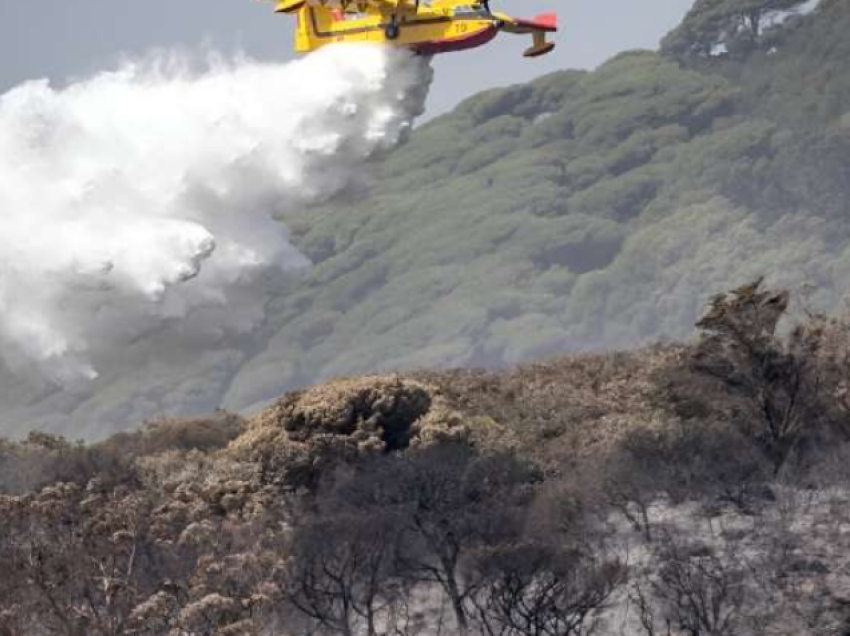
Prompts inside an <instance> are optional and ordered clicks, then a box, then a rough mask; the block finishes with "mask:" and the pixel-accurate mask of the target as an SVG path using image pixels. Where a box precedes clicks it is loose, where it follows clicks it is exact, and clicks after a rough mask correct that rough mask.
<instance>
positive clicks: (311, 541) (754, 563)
mask: <svg viewBox="0 0 850 636" xmlns="http://www.w3.org/2000/svg"><path fill="white" fill-rule="evenodd" d="M791 303H792V299H791V297H790V296H789V294H788V293H787V292H784V291H777V290H773V289H770V288H767V287H765V286H764V285H763V284H762V282H761V281H757V282H755V283H753V284H750V285H747V286H744V287H740V288H737V289H735V290H733V291H731V292H729V293H725V294H722V295H718V296H717V297H716V298H714V299H713V300H712V302H711V303H710V304H709V306H708V308H707V310H706V312H705V313H704V315H703V317H702V318H701V320H700V321H699V323H698V334H697V337H696V338H695V339H694V340H693V341H691V342H688V343H685V344H678V345H673V344H671V345H665V346H658V347H654V348H649V349H642V350H635V351H630V352H623V353H612V354H606V355H591V354H585V355H581V356H575V357H567V358H563V359H560V360H556V361H552V362H547V363H539V364H534V365H530V366H522V367H517V368H515V369H513V370H509V371H506V372H503V373H493V372H472V371H457V372H446V373H437V372H429V373H420V374H417V375H415V376H404V377H403V376H388V377H365V378H359V379H351V380H340V381H335V382H331V383H328V384H325V385H320V386H316V387H314V388H311V389H307V390H305V391H300V392H297V393H292V394H289V395H287V396H285V397H284V398H282V399H281V400H279V401H278V402H277V403H275V404H274V405H273V406H271V407H270V408H268V409H267V410H266V411H264V412H263V413H261V414H259V415H258V416H256V417H254V418H251V419H249V420H243V419H241V418H238V417H236V416H232V415H229V414H227V413H224V412H220V413H217V414H215V416H214V417H211V418H208V419H197V420H190V421H181V420H162V421H157V422H154V423H151V424H150V425H148V426H146V427H144V428H142V429H140V430H139V431H138V432H136V433H132V434H121V435H119V436H116V437H113V438H110V439H108V440H106V441H104V442H101V443H97V444H93V445H84V444H75V443H71V442H68V441H66V440H64V439H62V438H59V437H54V436H48V435H44V434H33V435H31V436H30V437H29V438H28V439H27V440H25V441H22V442H6V443H4V444H3V446H2V449H0V475H2V479H0V487H2V489H3V491H4V494H3V495H2V496H0V634H3V635H5V636H25V635H26V636H30V635H36V634H37V635H39V636H42V635H44V636H50V635H53V634H56V635H58V636H90V635H91V636H97V635H104V636H106V635H109V636H117V635H118V634H122V635H124V634H139V635H142V634H144V635H150V636H165V635H170V636H178V635H179V636H195V635H199V636H200V635H204V636H206V635H209V636H213V635H215V636H219V635H220V636H224V635H270V636H271V635H275V636H277V635H282V634H316V635H319V634H327V635H334V636H336V635H340V634H342V635H345V636H360V635H361V634H363V635H368V636H377V635H378V634H381V635H385V634H396V635H399V636H402V635H404V636H412V635H413V634H455V633H460V634H470V635H477V634H483V635H485V636H572V635H575V636H583V635H587V634H591V633H596V634H614V633H618V634H620V633H622V634H627V635H634V636H662V635H672V634H686V635H689V636H703V635H711V636H726V635H728V636H738V635H745V634H777V635H781V634H788V635H791V634H793V635H795V636H797V635H803V634H811V635H816V634H817V635H821V634H836V635H838V634H844V633H846V631H847V629H848V628H850V610H848V603H850V596H849V595H848V590H850V574H848V572H850V569H848V568H850V538H848V528H850V515H848V513H847V509H848V508H847V506H848V503H850V494H848V485H850V481H848V480H850V472H848V468H847V466H848V459H850V429H848V426H847V422H848V417H850V413H848V407H850V402H848V385H847V377H848V374H847V365H848V363H850V340H848V338H850V322H848V321H847V320H845V318H844V317H843V316H838V317H829V316H825V315H816V314H811V313H808V314H806V313H803V314H800V315H799V317H798V318H794V317H792V316H790V315H789V313H790V312H789V305H791Z"/></svg>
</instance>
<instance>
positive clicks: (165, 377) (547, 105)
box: [0, 1, 850, 437]
mask: <svg viewBox="0 0 850 636" xmlns="http://www.w3.org/2000/svg"><path fill="white" fill-rule="evenodd" d="M849 29H850V6H848V5H847V4H846V3H843V2H835V1H832V2H823V3H821V5H820V8H819V9H818V10H816V11H815V12H813V13H812V14H810V15H808V16H806V17H805V18H801V20H800V21H798V22H795V27H794V29H793V30H791V31H789V33H788V34H787V37H786V38H785V40H784V41H783V42H782V44H781V46H779V47H778V48H777V49H776V50H774V51H772V52H764V53H757V54H755V55H752V56H750V57H748V58H746V59H744V60H737V59H728V60H723V59H717V60H712V61H709V62H706V63H704V64H703V65H701V66H699V67H692V68H684V67H682V66H681V65H680V64H679V63H678V62H677V61H675V60H672V59H667V58H665V57H663V56H661V55H659V54H655V53H650V52H634V53H627V54H623V55H621V56H619V57H617V58H615V59H613V60H611V61H610V62H609V63H607V64H606V65H604V66H603V67H602V68H600V69H599V70H597V71H595V72H592V73H586V72H575V71H564V72H560V73H556V74H554V75H550V76H547V77H544V78H541V79H539V80H537V81H534V82H532V83H530V84H526V85H520V86H515V87H511V88H507V89H503V90H497V91H491V92H488V93H484V94H481V95H478V96H475V97H473V98H471V99H470V100H468V101H467V102H465V103H464V104H462V105H461V106H460V107H459V108H458V109H456V110H455V111H454V112H453V113H451V114H449V115H446V116H444V117H441V118H439V119H437V120H434V121H432V122H430V123H429V124H427V125H425V126H423V127H421V128H420V129H419V130H418V131H417V132H416V133H415V134H414V135H413V136H412V138H411V140H410V141H409V143H407V144H406V145H405V146H403V147H401V148H399V149H398V150H396V151H394V152H392V153H389V154H388V155H387V156H385V157H383V158H382V159H380V160H379V161H376V162H373V163H372V164H371V165H369V166H366V168H365V170H364V180H363V187H362V190H361V192H360V194H359V195H358V196H357V197H354V198H350V199H348V200H342V201H331V202H328V203H327V204H325V205H323V206H321V207H319V208H314V209H309V210H303V211H301V212H299V213H298V214H293V215H291V216H290V217H288V218H286V219H284V221H285V222H286V223H287V225H288V226H289V228H290V229H291V231H292V232H293V235H294V240H295V243H296V245H297V246H298V247H299V249H301V250H302V251H303V252H304V253H305V254H306V255H307V256H309V257H310V258H311V259H312V260H313V262H314V263H315V267H314V268H313V270H312V271H311V272H310V274H309V275H307V276H306V277H305V278H304V279H302V280H300V281H297V282H294V283H292V284H291V285H290V286H289V287H288V288H287V289H286V290H285V292H284V293H283V294H282V295H281V296H280V297H279V298H277V299H275V300H272V301H271V302H270V304H269V307H268V321H267V323H266V325H265V326H264V328H263V330H262V332H261V333H257V334H253V335H251V336H245V337H244V338H243V339H242V340H239V341H223V342H222V343H221V346H220V347H219V348H218V349H214V350H209V349H207V350H204V351H202V352H198V355H197V359H196V363H195V364H194V365H193V367H192V368H185V366H181V365H178V364H172V363H171V362H170V361H168V360H163V359H156V360H151V362H150V364H149V365H148V366H147V367H144V368H139V369H138V370H137V371H136V372H135V373H134V374H133V375H130V376H126V377H122V378H104V379H102V380H101V381H99V383H98V384H97V385H95V386H93V387H88V388H86V389H84V390H81V391H80V392H77V393H72V392H68V391H64V392H57V391H55V389H54V388H52V387H49V386H45V387H40V388H39V389H38V390H36V389H33V388H32V387H20V386H16V385H15V384H14V383H13V382H12V380H9V381H8V382H4V384H5V385H6V387H7V388H6V389H5V393H4V395H3V397H2V398H0V399H2V405H3V408H2V409H0V410H2V411H3V414H2V416H0V425H2V427H3V430H4V431H7V432H15V431H20V430H24V429H26V428H29V427H32V426H42V427H46V428H52V429H54V430H56V429H59V430H69V429H70V430H74V431H76V432H79V434H82V435H86V436H89V437H96V436H102V435H105V434H107V433H109V432H111V431H114V430H117V429H120V428H122V427H125V426H126V425H128V423H134V422H138V421H140V420H141V419H144V418H145V417H149V416H150V415H152V414H154V413H158V412H166V413H181V414H193V413H200V412H205V411H208V410H210V409H211V408H214V407H216V406H225V407H227V408H231V409H244V408H249V407H252V406H256V405H258V404H261V403H263V402H264V401H266V400H268V399H270V398H272V397H274V396H276V395H278V394H280V392H281V391H282V390H284V389H289V388H293V387H297V386H303V385H306V384H309V383H312V382H314V381H317V380H320V379H324V378H327V377H330V376H335V375H340V374H352V373H363V372H378V371H385V370H391V369H401V368H416V367H449V366H470V365H484V366H496V365H502V364H509V363H513V362H517V361H521V360H527V359H531V358H537V357H540V356H546V355H550V354H552V353H556V352H561V351H575V350H594V349H599V348H601V347H609V346H610V347H624V346H635V345H638V344H643V343H646V342H649V341H652V340H656V339H659V338H667V337H680V336H682V335H684V334H687V333H689V331H690V329H691V325H692V324H693V322H694V318H695V317H696V315H697V312H698V310H699V308H700V307H701V306H702V304H703V303H704V302H705V300H706V299H707V298H708V297H709V296H710V295H711V294H713V293H715V292H717V291H719V290H722V289H726V288H729V287H730V286H732V285H734V284H737V283H739V282H741V281H744V280H749V279H752V278H754V277H755V276H757V275H761V274H768V275H770V276H772V278H773V282H776V283H779V284H782V285H787V286H792V287H798V286H800V285H801V284H803V283H811V284H813V285H814V286H816V287H817V289H818V290H819V291H818V292H817V294H816V295H814V296H813V297H812V298H811V299H810V302H811V303H812V304H814V305H816V306H823V307H830V306H834V305H835V304H836V303H837V302H838V300H839V299H840V298H841V296H842V295H843V294H844V292H845V291H846V289H847V282H846V281H847V280H848V276H847V274H848V273H850V250H848V249H847V245H848V242H847V239H848V228H847V224H846V222H845V221H844V219H845V218H846V200H847V195H848V194H850V192H848V190H850V181H848V179H847V167H846V166H847V159H846V158H847V157H848V156H850V154H848V153H850V106H848V104H850V68H848V65H850V51H848V48H850V43H848V41H847V38H846V33H847V32H848V30H849ZM176 346H184V345H182V344H180V343H178V345H176ZM180 357H181V358H182V357H183V356H180ZM57 414H59V415H57Z"/></svg>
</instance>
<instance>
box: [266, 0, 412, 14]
mask: <svg viewBox="0 0 850 636" xmlns="http://www.w3.org/2000/svg"><path fill="white" fill-rule="evenodd" d="M276 2H277V6H276V7H275V12H276V13H295V12H296V11H298V10H299V9H301V7H303V6H304V5H305V4H310V5H316V6H324V7H325V8H328V9H331V10H333V9H337V10H344V9H347V8H348V7H349V6H350V7H353V8H356V9H358V10H360V9H368V8H372V9H377V10H379V11H380V10H388V11H389V10H393V9H396V8H398V7H400V6H404V5H413V4H416V2H415V0H276Z"/></svg>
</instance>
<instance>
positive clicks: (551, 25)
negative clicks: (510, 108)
mask: <svg viewBox="0 0 850 636" xmlns="http://www.w3.org/2000/svg"><path fill="white" fill-rule="evenodd" d="M275 2H277V6H276V8H275V11H276V12H277V13H287V14H292V15H295V16H297V18H298V25H297V27H296V34H295V50H296V51H297V52H299V53H307V52H310V51H315V50H316V49H318V48H320V47H322V46H325V45H326V44H332V43H336V42H377V43H385V44H391V45H394V46H400V47H404V48H408V49H411V50H413V51H416V52H417V53H421V54H423V55H434V54H436V53H447V52H451V51H463V50H466V49H472V48H476V47H479V46H483V45H484V44H487V43H488V42H490V41H491V40H492V39H493V38H495V37H496V36H497V35H498V34H499V33H500V32H502V31H503V32H505V33H513V34H519V35H530V36H531V37H532V45H531V47H529V48H528V49H527V50H526V51H525V53H524V55H525V56H526V57H539V56H541V55H546V54H547V53H550V52H551V51H552V49H554V48H555V44H554V43H553V42H550V41H548V40H547V35H548V34H549V33H552V32H554V31H557V30H558V24H557V16H556V15H555V14H554V13H546V14H544V15H540V16H538V17H536V18H534V19H532V20H522V19H518V18H514V17H511V16H509V15H507V14H504V13H500V12H494V11H491V10H490V4H489V0H483V1H481V2H470V0H432V1H431V2H426V1H425V0H421V1H420V0H275Z"/></svg>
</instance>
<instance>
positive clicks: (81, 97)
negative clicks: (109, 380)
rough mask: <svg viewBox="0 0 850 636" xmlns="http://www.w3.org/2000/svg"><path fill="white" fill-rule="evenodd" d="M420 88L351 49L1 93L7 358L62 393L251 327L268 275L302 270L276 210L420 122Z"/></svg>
mask: <svg viewBox="0 0 850 636" xmlns="http://www.w3.org/2000/svg"><path fill="white" fill-rule="evenodd" d="M429 80H430V69H429V68H428V66H427V63H426V62H424V61H422V60H420V59H417V58H414V57H412V56H410V55H409V54H407V53H404V52H399V51H393V50H391V49H386V48H381V47H373V46H358V47H354V46H345V47H329V48H327V49H323V50H321V51H319V52H318V53H315V54H313V55H310V56H308V57H306V58H304V59H302V60H299V61H296V62H291V63H289V64H262V63H257V62H253V61H250V60H237V61H234V62H229V63H223V62H217V63H215V64H211V65H210V67H209V68H207V69H206V70H205V71H203V72H195V71H191V70H189V69H188V68H187V65H185V64H179V63H175V62H174V61H173V60H170V61H168V63H162V62H161V63H158V64H145V65H130V66H126V67H124V68H122V69H120V70H118V71H116V72H110V73H103V74H100V75H98V76H96V77H94V78H92V79H89V80H87V81H83V82H79V83H76V84H74V85H71V86H69V87H67V88H65V89H62V90H55V89H53V88H51V87H50V86H49V84H48V83H47V82H46V81H39V82H30V83H27V84H24V85H22V86H20V87H18V88H16V89H14V90H12V91H11V92H9V93H7V94H5V95H3V96H2V97H0V346H2V355H3V357H4V359H5V360H6V362H7V364H10V365H11V366H13V367H18V368H21V367H28V366H29V367H31V366H35V367H37V368H38V369H40V370H41V372H43V373H45V374H47V375H48V376H49V377H50V378H51V379H52V380H55V381H59V382H64V383H67V382H71V381H74V380H78V379H80V378H93V377H95V376H96V375H97V373H98V370H99V366H98V361H99V359H100V358H108V357H110V356H113V357H114V352H115V351H116V350H120V348H121V347H122V345H123V344H126V343H129V342H133V341H136V340H138V339H140V338H143V337H145V336H146V335H147V334H150V333H151V332H158V331H162V330H167V329H175V328H179V329H180V330H181V333H185V334H186V337H187V338H196V337H202V336H203V335H204V334H213V335H216V334H218V335H220V334H221V333H224V332H242V331H246V330H250V329H252V328H254V327H255V325H256V324H257V323H258V322H259V321H260V320H262V317H263V315H262V306H263V300H264V297H265V293H266V291H267V287H268V282H269V281H270V280H273V279H274V278H275V277H278V278H279V277H280V276H281V275H282V274H283V272H285V271H288V270H298V269H299V268H304V267H306V266H308V265H309V263H308V262H307V260H306V259H305V258H304V257H303V256H302V255H301V254H299V252H298V251H297V250H296V249H294V248H293V247H292V245H291V244H290V243H289V241H288V239H287V234H286V230H285V228H284V227H283V225H281V224H280V223H278V222H276V221H274V220H273V219H272V214H274V213H276V212H280V211H282V210H283V209H285V208H286V207H287V206H294V205H303V204H305V203H306V202H309V201H312V200H315V199H317V198H320V197H327V196H330V195H333V194H334V193H338V192H339V191H340V190H341V189H343V188H345V187H346V186H347V185H348V184H349V183H350V182H351V180H352V178H353V177H355V176H356V175H357V172H358V170H359V168H360V166H361V165H362V162H363V160H364V159H365V158H367V157H369V156H370V155H372V154H373V153H375V152H376V151H379V150H381V149H384V148H387V147H389V146H392V145H393V144H395V143H396V142H397V141H398V140H399V137H400V136H401V135H402V134H403V133H404V132H405V131H406V130H407V129H408V128H409V127H410V125H411V121H412V119H413V118H414V117H415V116H416V115H418V114H420V113H421V110H422V107H423V102H424V98H425V94H426V92H427V85H428V82H429ZM275 272H277V273H275ZM126 362H127V361H124V363H126Z"/></svg>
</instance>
